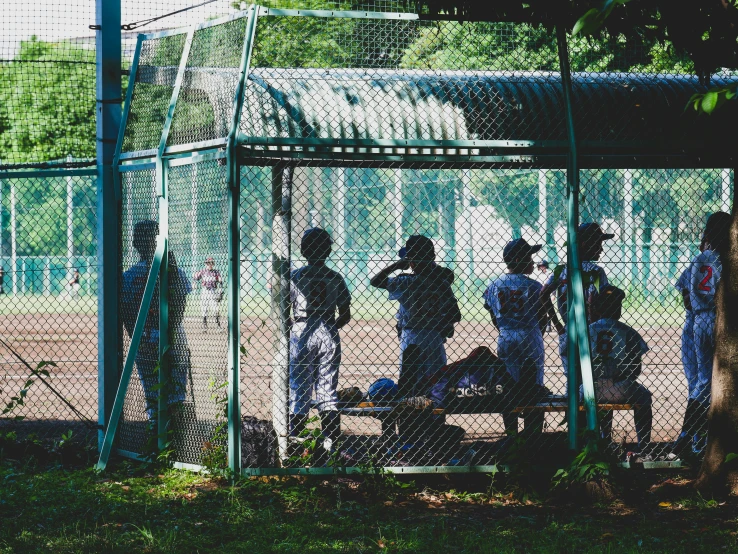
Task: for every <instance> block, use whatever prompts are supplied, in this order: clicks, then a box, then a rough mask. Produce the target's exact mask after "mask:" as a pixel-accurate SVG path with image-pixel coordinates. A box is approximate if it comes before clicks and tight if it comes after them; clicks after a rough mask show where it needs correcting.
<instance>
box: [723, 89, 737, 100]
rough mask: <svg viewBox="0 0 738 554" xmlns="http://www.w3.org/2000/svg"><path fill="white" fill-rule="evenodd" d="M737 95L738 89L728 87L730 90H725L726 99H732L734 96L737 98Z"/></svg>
mask: <svg viewBox="0 0 738 554" xmlns="http://www.w3.org/2000/svg"><path fill="white" fill-rule="evenodd" d="M736 95H738V91H736V90H730V89H728V90H726V91H725V99H726V100H732V99H733V98H735V96H736Z"/></svg>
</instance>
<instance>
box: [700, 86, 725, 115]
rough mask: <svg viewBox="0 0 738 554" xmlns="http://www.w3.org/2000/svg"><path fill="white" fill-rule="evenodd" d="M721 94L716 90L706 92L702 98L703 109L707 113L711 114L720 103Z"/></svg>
mask: <svg viewBox="0 0 738 554" xmlns="http://www.w3.org/2000/svg"><path fill="white" fill-rule="evenodd" d="M719 96H720V94H719V93H718V92H715V91H710V92H707V93H705V96H704V97H703V98H702V104H701V107H702V111H703V112H705V113H706V114H711V113H712V112H713V110H714V109H715V107H716V106H717V104H718V98H719Z"/></svg>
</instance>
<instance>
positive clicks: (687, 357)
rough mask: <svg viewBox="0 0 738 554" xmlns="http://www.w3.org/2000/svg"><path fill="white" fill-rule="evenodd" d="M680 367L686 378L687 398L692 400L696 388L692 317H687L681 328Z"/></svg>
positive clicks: (695, 356) (695, 357)
mask: <svg viewBox="0 0 738 554" xmlns="http://www.w3.org/2000/svg"><path fill="white" fill-rule="evenodd" d="M682 366H683V367H684V376H685V377H686V378H687V390H688V391H689V398H694V391H695V389H696V388H697V350H696V348H695V344H694V316H692V315H688V316H687V319H686V320H685V321H684V327H683V328H682Z"/></svg>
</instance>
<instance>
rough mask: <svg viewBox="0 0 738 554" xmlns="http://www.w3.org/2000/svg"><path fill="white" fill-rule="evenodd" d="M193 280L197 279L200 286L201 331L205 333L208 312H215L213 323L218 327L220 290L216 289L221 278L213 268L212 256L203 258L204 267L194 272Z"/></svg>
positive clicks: (206, 330)
mask: <svg viewBox="0 0 738 554" xmlns="http://www.w3.org/2000/svg"><path fill="white" fill-rule="evenodd" d="M195 281H198V282H199V283H200V286H201V287H202V292H201V296H200V307H201V308H202V328H203V331H204V332H205V333H207V332H208V313H209V312H213V313H214V314H215V324H216V325H217V326H218V327H220V313H219V311H218V304H219V301H220V291H219V290H218V289H219V288H220V287H221V286H222V283H223V280H222V279H221V277H220V271H218V270H217V269H215V260H214V259H213V258H212V257H210V258H208V259H207V260H205V269H201V270H200V271H198V272H197V273H195Z"/></svg>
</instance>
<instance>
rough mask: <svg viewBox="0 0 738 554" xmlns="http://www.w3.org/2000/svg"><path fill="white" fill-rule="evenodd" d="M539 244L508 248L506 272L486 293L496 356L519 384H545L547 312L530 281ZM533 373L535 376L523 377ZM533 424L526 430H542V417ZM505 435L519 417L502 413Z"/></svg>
mask: <svg viewBox="0 0 738 554" xmlns="http://www.w3.org/2000/svg"><path fill="white" fill-rule="evenodd" d="M541 248H542V247H541V245H540V244H535V245H530V244H528V243H527V242H526V241H525V240H523V239H516V240H513V241H510V242H508V243H507V245H505V248H504V250H503V252H502V258H503V260H504V261H505V264H506V265H507V271H508V272H507V273H506V274H504V275H502V276H501V277H498V278H497V279H495V280H494V281H492V282H491V283H490V285H489V286H488V287H487V290H485V292H484V307H485V308H486V309H487V310H488V311H489V313H490V316H491V317H492V323H493V324H494V326H495V327H496V328H497V329H499V330H500V335H499V338H498V339H497V355H498V356H499V357H500V359H501V360H502V361H503V362H504V363H505V367H506V368H507V372H508V373H509V374H510V376H511V377H512V378H513V379H514V380H515V382H516V383H517V382H519V381H520V379H521V378H523V379H524V382H525V381H526V380H527V381H529V382H534V381H535V383H536V384H538V385H543V371H544V362H545V352H544V345H543V333H542V330H543V329H545V327H546V321H545V317H546V313H545V311H544V309H543V306H542V304H541V289H542V286H541V284H540V283H539V282H537V281H534V280H533V279H531V278H530V275H531V274H532V273H533V254H535V253H536V252H538V251H539V250H540V249H541ZM531 369H532V370H534V371H535V373H534V375H524V373H525V372H526V371H529V372H530V371H531ZM535 415H536V416H540V417H538V418H536V420H537V421H535V422H533V421H532V420H531V419H530V417H531V416H528V418H526V420H527V421H526V427H528V426H529V425H533V426H535V428H536V429H542V427H543V425H542V423H543V414H535ZM503 421H504V423H505V432H506V433H507V434H508V435H509V434H512V433H516V432H517V430H518V422H517V416H516V415H515V414H503Z"/></svg>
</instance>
